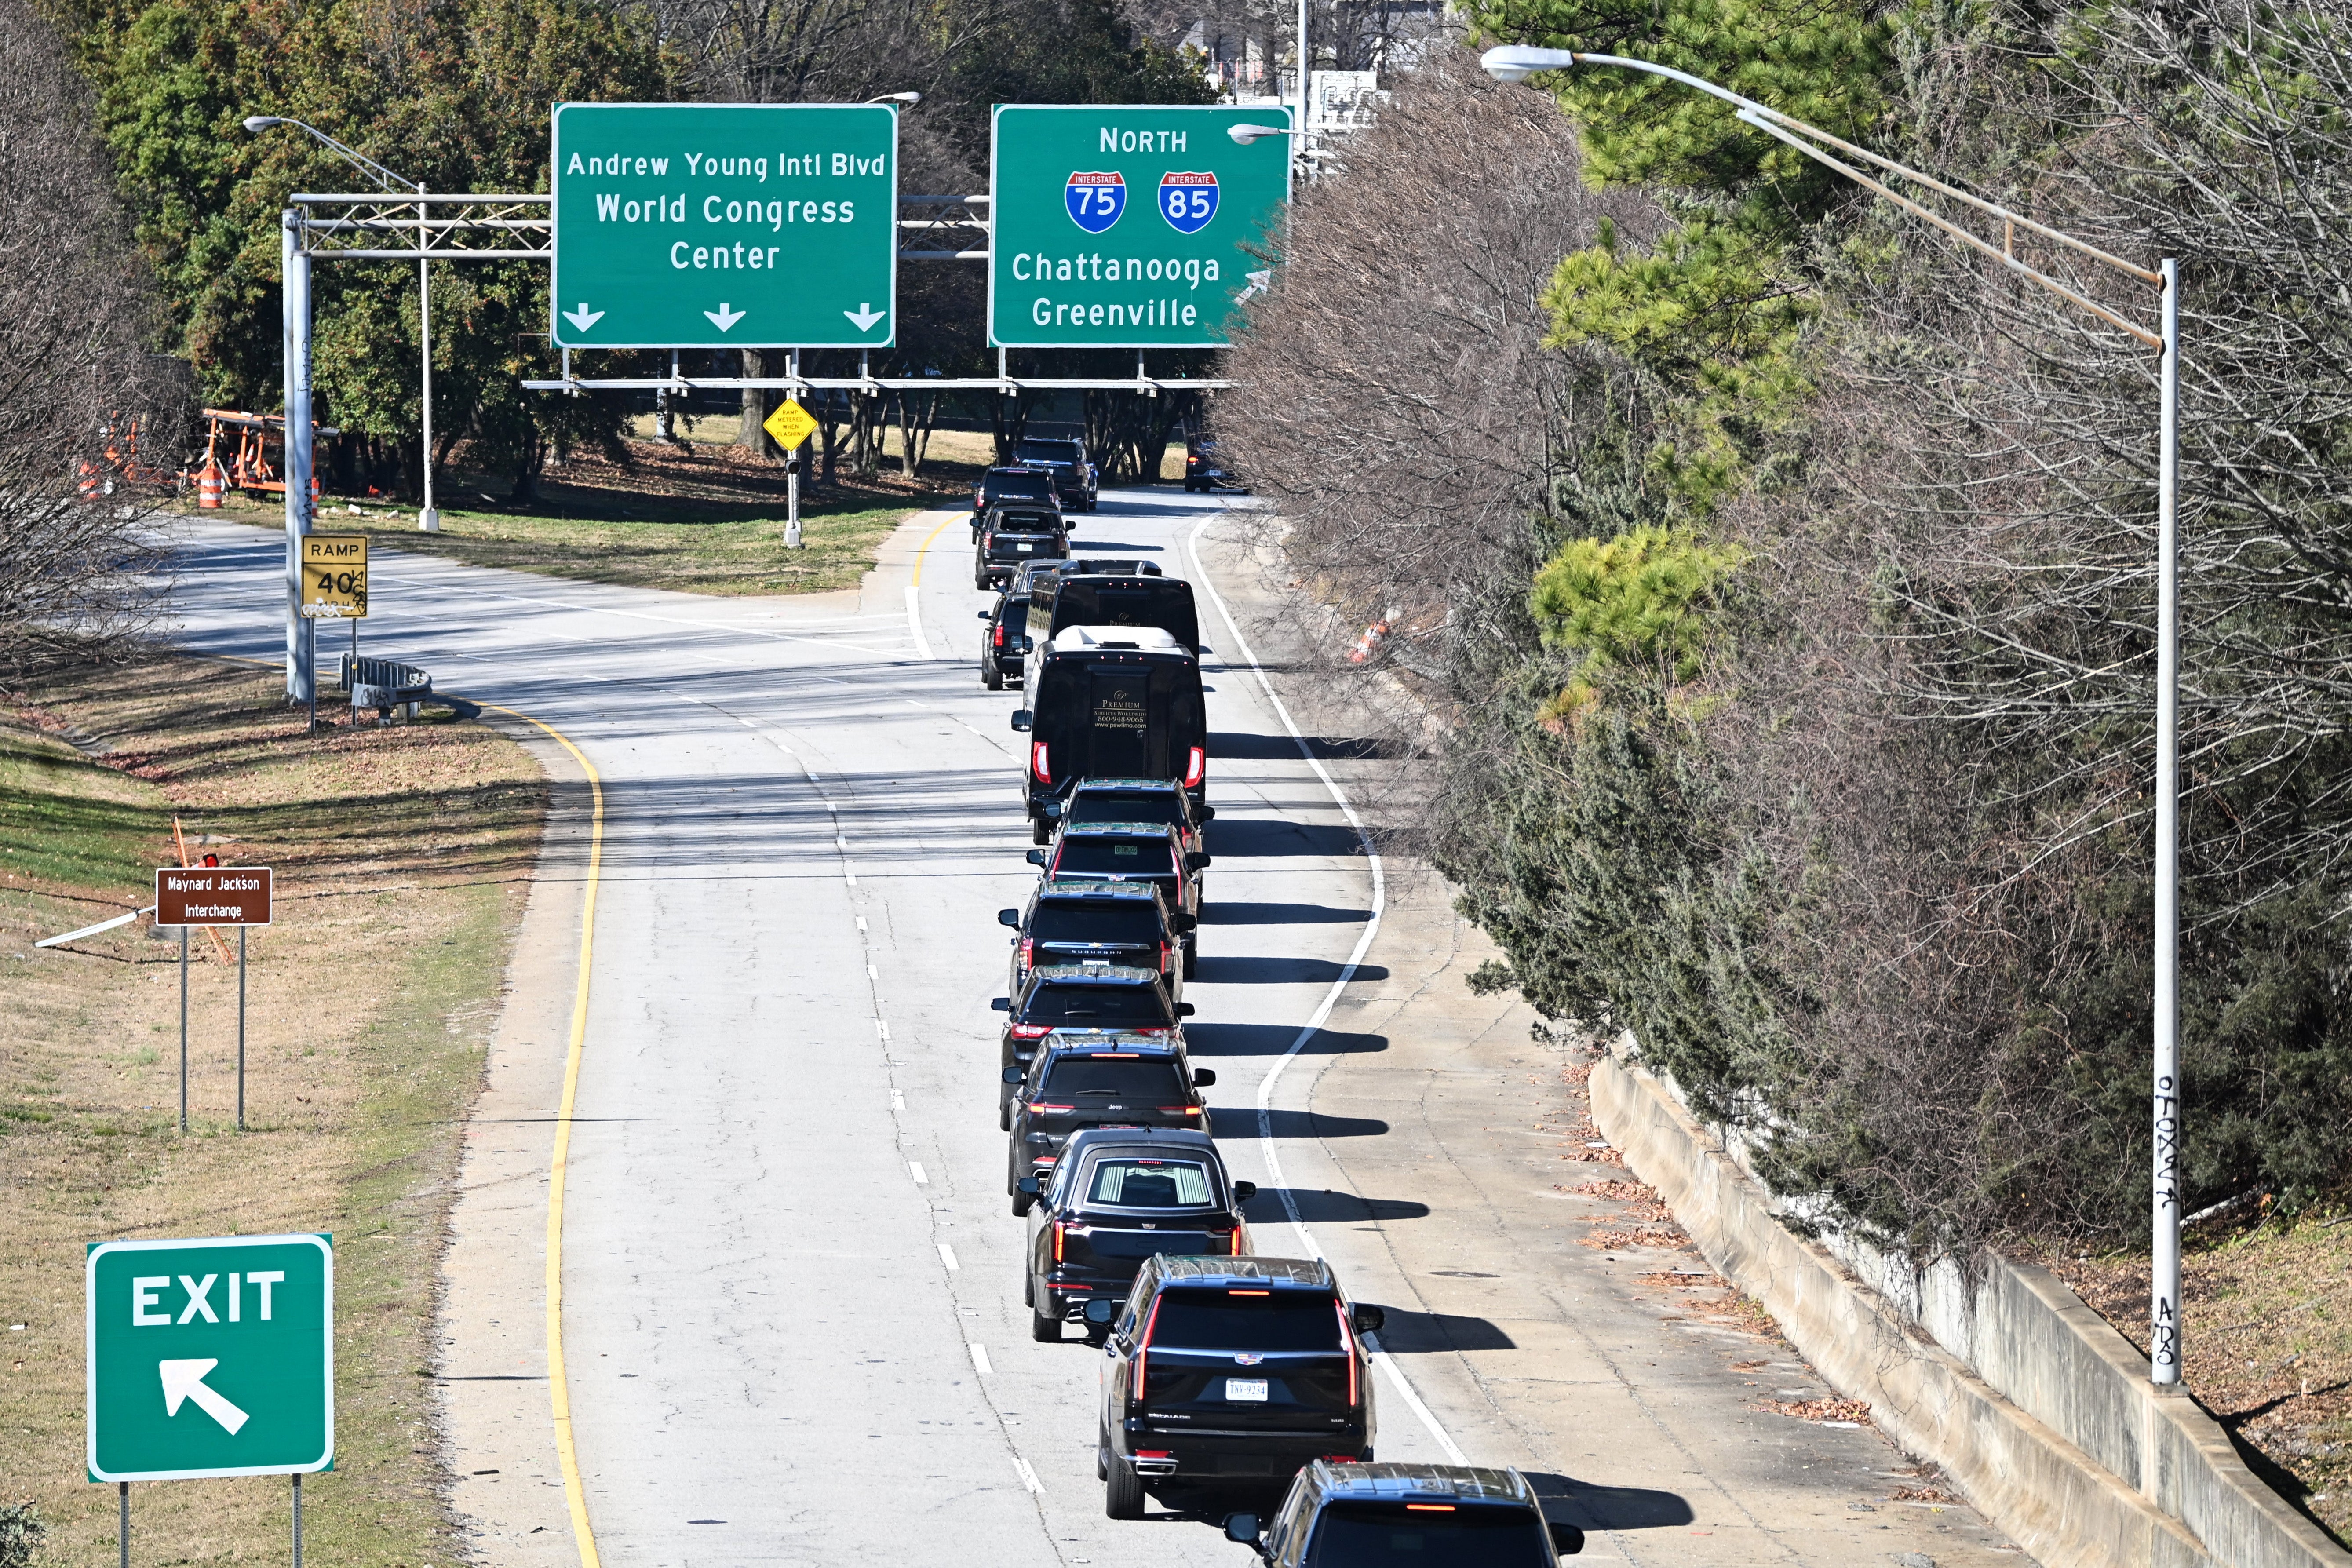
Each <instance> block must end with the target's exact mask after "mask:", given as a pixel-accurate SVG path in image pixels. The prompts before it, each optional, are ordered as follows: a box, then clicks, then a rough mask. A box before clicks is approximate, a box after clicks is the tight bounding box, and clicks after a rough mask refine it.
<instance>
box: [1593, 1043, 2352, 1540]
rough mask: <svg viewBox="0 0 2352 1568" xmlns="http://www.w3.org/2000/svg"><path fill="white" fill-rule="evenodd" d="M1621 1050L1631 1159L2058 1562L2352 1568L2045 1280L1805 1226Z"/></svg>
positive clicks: (1609, 1131) (1789, 1328) (1840, 1364)
mask: <svg viewBox="0 0 2352 1568" xmlns="http://www.w3.org/2000/svg"><path fill="white" fill-rule="evenodd" d="M1624 1055H1625V1053H1624V1052H1623V1051H1622V1048H1621V1051H1620V1053H1619V1054H1618V1055H1612V1056H1605V1057H1603V1058H1602V1059H1601V1062H1600V1063H1599V1064H1598V1065H1596V1066H1595V1067H1594V1068H1593V1071H1592V1079H1591V1089H1592V1113H1593V1120H1594V1121H1595V1122H1596V1123H1598V1124H1599V1126H1600V1128H1601V1131H1602V1132H1603V1133H1605V1134H1606V1135H1607V1136H1608V1138H1609V1141H1610V1142H1612V1143H1613V1144H1615V1145H1616V1146H1617V1147H1618V1148H1619V1149H1621V1150H1622V1151H1623V1152H1624V1155H1625V1163H1626V1164H1627V1166H1628V1167H1630V1168H1631V1169H1632V1170H1633V1173H1635V1174H1636V1175H1638V1176H1640V1177H1641V1178H1642V1179H1643V1181H1645V1182H1647V1183H1649V1184H1651V1185H1652V1186H1654V1187H1655V1188H1656V1189H1657V1190H1658V1195H1659V1196H1660V1197H1662V1198H1664V1200H1665V1202H1666V1204H1667V1205H1669V1206H1670V1207H1671V1208H1672V1209H1673V1210H1674V1212H1675V1217H1676V1218H1677V1219H1679V1220H1680V1221H1681V1222H1682V1224H1683V1227H1684V1228H1685V1230H1687V1231H1688V1232H1689V1233H1690V1236H1691V1239H1692V1240H1693V1241H1694V1242H1696V1244H1697V1246H1698V1249H1699V1251H1700V1252H1702V1253H1703V1254H1705V1255H1706V1259H1707V1261H1708V1262H1709V1263H1711V1264H1713V1265H1714V1266H1715V1267H1716V1268H1717V1270H1719V1271H1720V1272H1721V1273H1722V1274H1723V1276H1724V1277H1725V1278H1726V1279H1728V1280H1730V1281H1731V1282H1732V1283H1733V1284H1734V1285H1736V1286H1738V1288H1739V1289H1740V1290H1741V1291H1743V1292H1744V1293H1746V1294H1748V1295H1750V1296H1753V1297H1754V1298H1756V1299H1757V1300H1759V1301H1760V1302H1762V1303H1763V1305H1764V1307H1765V1309H1766V1310H1768V1311H1769V1312H1770V1313H1771V1314H1772V1317H1773V1319H1774V1321H1777V1322H1778V1323H1779V1324H1780V1329H1781V1331H1782V1332H1784V1333H1786V1334H1787V1335H1788V1336H1789V1339H1790V1342H1791V1343H1793V1344H1795V1345H1796V1347H1797V1348H1798V1349H1799V1350H1800V1351H1801V1352H1803V1353H1804V1355H1805V1357H1806V1359H1807V1360H1809V1361H1810V1362H1811V1363H1813V1365H1814V1366H1815V1367H1816V1368H1818V1369H1819V1370H1820V1371H1821V1373H1822V1376H1824V1377H1825V1378H1827V1379H1828V1380H1829V1382H1830V1383H1831V1384H1832V1385H1833V1386H1835V1387H1836V1388H1837V1389H1838V1390H1839V1391H1840V1392H1842V1393H1843V1394H1846V1395H1847V1396H1848V1397H1850V1398H1854V1399H1861V1400H1866V1401H1867V1402H1868V1403H1869V1405H1870V1407H1871V1418H1872V1419H1873V1420H1874V1422H1875V1423H1876V1424H1877V1425H1878V1426H1880V1427H1881V1428H1882V1429H1884V1430H1885V1432H1886V1433H1887V1434H1888V1435H1889V1436H1892V1437H1893V1438H1894V1439H1895V1441H1896V1442H1898V1443H1900V1444H1901V1445H1902V1446H1903V1447H1905V1448H1906V1449H1907V1450H1909V1451H1910V1452H1911V1453H1913V1454H1916V1455H1918V1456H1919V1457H1921V1458H1927V1459H1932V1460H1934V1461H1935V1462H1936V1463H1937V1464H1938V1465H1940V1466H1942V1467H1943V1468H1944V1471H1945V1473H1946V1474H1947V1475H1948V1476H1949V1477H1950V1478H1951V1479H1952V1481H1953V1484H1954V1485H1956V1486H1958V1488H1959V1489H1960V1491H1961V1492H1962V1494H1963V1495H1965V1496H1966V1497H1967V1498H1968V1500H1969V1501H1970V1502H1972V1503H1974V1504H1975V1505H1976V1506H1977V1507H1978V1508H1979V1509H1980V1510H1983V1511H1984V1513H1985V1515H1986V1516H1987V1517H1988V1518H1990V1520H1992V1521H1994V1522H1995V1523H1996V1524H1998V1525H1999V1526H2000V1528H2001V1529H2002V1530H2004V1531H2007V1532H2008V1533H2009V1535H2010V1537H2011V1539H2012V1540H2014V1541H2015V1542H2017V1543H2018V1544H2019V1545H2020V1546H2021V1547H2023V1548H2024V1549H2025V1550H2026V1551H2027V1552H2031V1553H2032V1555H2033V1556H2034V1557H2035V1558H2036V1559H2038V1560H2039V1561H2040V1562H2042V1563H2044V1564H2045V1565H2047V1568H2140V1565H2151V1568H2321V1565H2323V1564H2324V1565H2326V1568H2352V1553H2347V1552H2344V1551H2343V1550H2342V1549H2341V1548H2339V1547H2337V1546H2336V1544H2335V1543H2334V1542H2331V1541H2329V1540H2328V1539H2327V1537H2326V1535H2325V1534H2323V1533H2322V1532H2321V1531H2320V1530H2319V1529H2318V1527H2317V1526H2315V1525H2314V1524H2313V1523H2312V1522H2311V1521H2309V1520H2307V1519H2305V1518H2304V1517H2303V1515H2301V1514H2300V1513H2298V1512H2296V1511H2295V1510H2294V1509H2293V1508H2291V1507H2289V1506H2288V1505H2287V1503H2286V1502H2285V1500H2283V1499H2282V1498H2280V1497H2279V1496H2278V1494H2277V1493H2275V1492H2273V1491H2272V1490H2271V1489H2270V1488H2268V1487H2267V1486H2265V1485H2263V1482H2262V1481H2261V1480H2259V1479H2256V1478H2255V1477H2254V1476H2253V1474H2252V1472H2251V1471H2249V1470H2248V1469H2247V1468H2246V1467H2245V1465H2244V1463H2243V1462H2242V1461H2241V1460H2240V1459H2239V1458H2238V1455H2237V1451H2236V1449H2235V1447H2233V1446H2232V1445H2231V1441H2230V1438H2229V1436H2228V1435H2227V1434H2226V1433H2224V1432H2223V1431H2222V1430H2221V1427H2220V1426H2217V1425H2216V1424H2215V1423H2214V1421H2213V1419H2212V1417H2210V1415H2207V1414H2206V1413H2205V1411H2204V1410H2203V1408H2202V1407H2200V1405H2198V1404H2197V1403H2196V1401H2195V1400H2193V1399H2191V1398H2189V1395H2188V1394H2185V1393H2181V1392H2179V1391H2178V1390H2175V1391H2169V1392H2166V1391H2159V1390H2158V1389H2157V1388H2155V1387H2154V1386H2153V1385H2152V1384H2149V1383H2148V1381H2147V1362H2146V1360H2145V1359H2144V1358H2142V1357H2141V1355H2140V1354H2139V1352H2137V1350H2136V1349H2134V1348H2133V1346H2132V1345H2131V1343H2130V1342H2128V1341H2126V1340H2125V1339H2124V1337H2123V1336H2122V1335H2121V1334H2118V1333H2117V1332H2116V1331H2115V1330H2113V1329H2111V1328H2109V1327H2108V1326H2107V1325H2106V1324H2105V1322H2103V1321H2101V1320H2100V1319H2099V1318H2098V1316H2097V1315H2096V1314H2095V1313H2094V1312H2093V1311H2092V1310H2090V1309H2089V1308H2088V1307H2085V1306H2084V1304H2083V1303H2082V1301H2081V1300H2079V1299H2078V1298H2077V1297H2076V1296H2075V1295H2074V1292H2073V1291H2071V1290H2069V1289H2067V1288H2066V1287H2065V1286H2064V1285H2063V1284H2062V1283H2061V1282H2060V1281H2059V1280H2058V1279H2055V1278H2054V1277H2053V1276H2052V1275H2051V1274H2050V1273H2049V1272H2048V1271H2046V1270H2044V1269H2041V1268H2033V1267H2032V1266H2031V1265H2025V1264H2019V1263H2013V1262H2010V1261H2008V1260H2005V1259H2000V1258H1996V1259H1993V1260H1992V1261H1991V1263H1990V1265H1989V1267H1988V1268H1987V1270H1986V1273H1985V1276H1984V1278H1983V1279H1981V1280H1979V1281H1978V1282H1977V1283H1976V1284H1975V1285H1974V1286H1973V1287H1971V1286H1970V1285H1969V1283H1968V1282H1967V1281H1966V1280H1965V1279H1963V1278H1962V1277H1961V1276H1960V1274H1959V1272H1958V1270H1957V1269H1954V1268H1949V1267H1948V1266H1946V1267H1943V1268H1937V1269H1934V1270H1930V1271H1929V1272H1928V1273H1927V1274H1926V1275H1925V1276H1921V1275H1918V1274H1916V1273H1914V1272H1912V1271H1911V1270H1909V1269H1908V1268H1905V1267H1904V1266H1902V1265H1900V1264H1899V1263H1898V1262H1897V1261H1895V1260H1894V1259H1890V1258H1887V1257H1885V1255H1883V1254H1878V1253H1874V1252H1873V1251H1871V1250H1869V1249H1867V1248H1864V1247H1858V1246H1856V1245H1854V1244H1853V1243H1852V1242H1850V1241H1847V1242H1842V1243H1839V1244H1837V1245H1836V1249H1835V1250H1834V1251H1833V1250H1832V1247H1830V1246H1825V1245H1823V1244H1822V1243H1820V1242H1816V1241H1811V1240H1806V1239H1804V1238H1801V1237H1799V1236H1797V1235H1796V1234H1795V1233H1794V1232H1793V1231H1791V1230H1790V1228H1789V1227H1788V1226H1785V1225H1784V1224H1782V1223H1781V1221H1780V1217H1779V1213H1778V1210H1777V1208H1776V1205H1775V1204H1774V1202H1773V1199H1772V1198H1771V1196H1770V1194H1768V1193H1767V1192H1766V1191H1765V1189H1764V1187H1763V1186H1762V1184H1759V1183H1758V1182H1757V1181H1756V1180H1755V1179H1754V1178H1753V1177H1752V1176H1751V1175H1749V1174H1748V1172H1747V1171H1745V1170H1744V1169H1742V1168H1741V1166H1740V1165H1739V1163H1738V1162H1737V1161H1736V1160H1734V1159H1733V1158H1732V1156H1731V1155H1730V1154H1729V1153H1728V1152H1726V1150H1725V1148H1724V1146H1723V1143H1722V1141H1721V1140H1719V1139H1717V1138H1716V1137H1714V1136H1713V1135H1711V1134H1710V1133H1709V1132H1708V1131H1706V1129H1705V1128H1703V1127H1702V1126H1700V1125H1699V1123H1698V1122H1697V1121H1695V1120H1693V1119H1692V1117H1691V1115H1690V1114H1689V1112H1688V1111H1687V1110H1685V1108H1684V1106H1683V1103H1682V1100H1681V1098H1680V1096H1679V1095H1678V1094H1676V1093H1675V1090H1674V1088H1673V1086H1672V1085H1671V1084H1670V1083H1667V1082H1664V1081H1661V1080H1660V1079H1657V1078H1655V1077H1654V1076H1653V1075H1652V1074H1650V1073H1649V1072H1647V1071H1646V1070H1644V1069H1643V1068H1641V1067H1639V1066H1637V1065H1634V1064H1633V1062H1631V1061H1630V1060H1627V1059H1623V1058H1624ZM1866 1281H1867V1282H1866Z"/></svg>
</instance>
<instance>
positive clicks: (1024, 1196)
mask: <svg viewBox="0 0 2352 1568" xmlns="http://www.w3.org/2000/svg"><path fill="white" fill-rule="evenodd" d="M1036 1201H1037V1199H1036V1196H1035V1195H1034V1194H1030V1193H1015V1194H1013V1218H1014V1219H1020V1218H1023V1217H1024V1216H1025V1215H1027V1214H1028V1213H1029V1206H1030V1205H1032V1204H1034V1203H1035V1202H1036Z"/></svg>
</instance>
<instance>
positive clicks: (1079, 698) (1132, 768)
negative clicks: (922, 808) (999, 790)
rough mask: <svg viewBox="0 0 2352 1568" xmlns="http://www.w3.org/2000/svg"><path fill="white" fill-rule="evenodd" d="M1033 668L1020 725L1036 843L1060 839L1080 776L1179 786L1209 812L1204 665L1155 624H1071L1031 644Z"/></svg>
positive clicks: (1024, 787)
mask: <svg viewBox="0 0 2352 1568" xmlns="http://www.w3.org/2000/svg"><path fill="white" fill-rule="evenodd" d="M1033 624H1034V623H1033ZM1027 663H1028V668H1027V670H1026V671H1025V676H1026V679H1027V684H1028V691H1029V706H1028V707H1026V708H1024V709H1022V710H1020V711H1018V712H1016V713H1014V714H1013V728H1014V729H1015V730H1025V731H1028V732H1029V737H1030V740H1029V756H1028V761H1027V765H1026V766H1025V767H1024V768H1023V769H1022V770H1021V795H1022V801H1023V804H1024V805H1026V806H1027V807H1028V809H1029V826H1030V836H1031V837H1032V839H1033V840H1034V842H1036V843H1039V844H1043V843H1045V841H1046V840H1047V839H1048V838H1050V837H1052V836H1053V827H1054V824H1055V821H1056V820H1057V819H1059V817H1060V816H1061V814H1062V802H1063V800H1064V798H1065V797H1066V796H1067V795H1068V794H1069V793H1070V788H1071V786H1072V785H1073V784H1076V783H1077V781H1078V780H1080V779H1082V778H1087V777H1095V778H1104V777H1113V778H1147V779H1174V780H1176V781H1178V782H1179V783H1180V784H1182V785H1183V787H1184V791H1185V793H1186V794H1188V795H1191V796H1192V804H1193V805H1195V806H1196V807H1197V806H1199V805H1201V804H1202V796H1203V795H1205V794H1206V793H1207V788H1208V778H1209V722H1208V710H1207V705H1206V700H1205V699H1204V698H1203V697H1202V692H1201V664H1200V660H1199V659H1197V658H1194V657H1193V655H1192V651H1191V650H1190V649H1188V648H1185V647H1181V645H1180V644H1179V643H1178V642H1177V640H1176V638H1175V637H1171V636H1170V635H1169V634H1168V633H1167V632H1164V631H1161V630H1160V629H1158V628H1157V627H1150V626H1065V627H1064V628H1063V629H1062V630H1061V632H1060V633H1059V634H1058V635H1056V636H1055V638H1054V639H1053V641H1051V642H1034V643H1033V644H1032V646H1031V648H1030V652H1029V656H1028V660H1027ZM1196 815H1197V813H1196Z"/></svg>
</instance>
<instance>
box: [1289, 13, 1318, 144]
mask: <svg viewBox="0 0 2352 1568" xmlns="http://www.w3.org/2000/svg"><path fill="white" fill-rule="evenodd" d="M1314 68H1315V56H1314V54H1313V53H1312V52H1311V51H1310V50H1309V49H1308V48H1307V0H1298V126H1297V130H1298V134H1297V135H1296V136H1293V137H1292V138H1291V139H1290V155H1291V156H1292V157H1293V158H1295V159H1297V161H1298V162H1299V163H1301V164H1302V165H1303V164H1304V163H1306V162H1307V129H1308V127H1307V78H1308V77H1309V76H1311V75H1312V74H1314Z"/></svg>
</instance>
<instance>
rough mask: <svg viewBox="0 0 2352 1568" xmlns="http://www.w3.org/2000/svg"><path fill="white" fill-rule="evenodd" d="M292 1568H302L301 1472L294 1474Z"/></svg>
mask: <svg viewBox="0 0 2352 1568" xmlns="http://www.w3.org/2000/svg"><path fill="white" fill-rule="evenodd" d="M294 1568H302V1472H301V1471H299V1470H297V1471H295V1472H294Z"/></svg>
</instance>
